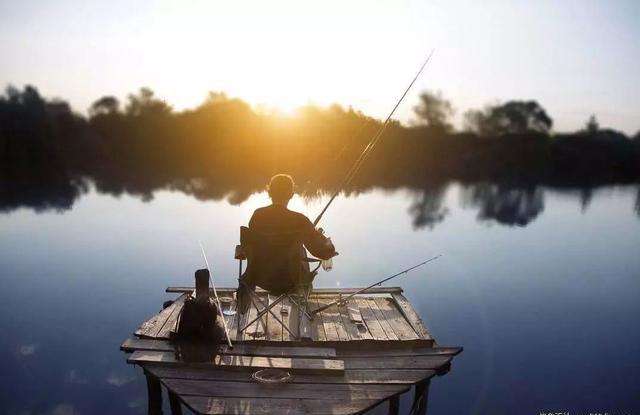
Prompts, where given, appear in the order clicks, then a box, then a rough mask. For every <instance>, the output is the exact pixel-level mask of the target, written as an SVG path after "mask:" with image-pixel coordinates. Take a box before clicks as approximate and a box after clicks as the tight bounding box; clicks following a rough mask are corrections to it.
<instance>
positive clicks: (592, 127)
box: [584, 114, 600, 134]
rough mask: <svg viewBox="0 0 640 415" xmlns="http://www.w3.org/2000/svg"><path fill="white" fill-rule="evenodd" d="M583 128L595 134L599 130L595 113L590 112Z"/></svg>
mask: <svg viewBox="0 0 640 415" xmlns="http://www.w3.org/2000/svg"><path fill="white" fill-rule="evenodd" d="M584 129H585V131H586V132H587V133H589V134H595V133H597V132H598V131H599V130H600V124H599V123H598V120H597V119H596V116H595V114H591V116H590V117H589V120H588V121H587V124H586V125H585V128H584Z"/></svg>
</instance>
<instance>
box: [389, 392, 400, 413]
mask: <svg viewBox="0 0 640 415" xmlns="http://www.w3.org/2000/svg"><path fill="white" fill-rule="evenodd" d="M399 413H400V395H396V396H393V397H391V398H389V415H398V414H399Z"/></svg>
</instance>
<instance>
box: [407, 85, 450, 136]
mask: <svg viewBox="0 0 640 415" xmlns="http://www.w3.org/2000/svg"><path fill="white" fill-rule="evenodd" d="M413 112H414V113H415V114H416V116H417V117H418V124H420V125H425V126H428V127H432V128H437V129H440V130H443V131H446V132H449V131H451V130H452V129H453V126H452V125H451V122H450V118H451V116H452V115H453V114H454V113H455V110H454V109H453V106H452V105H451V102H450V101H449V100H447V99H445V98H444V97H443V96H442V93H441V92H440V91H437V92H435V93H434V92H429V91H425V92H423V93H422V94H420V103H419V104H418V105H416V106H415V107H413Z"/></svg>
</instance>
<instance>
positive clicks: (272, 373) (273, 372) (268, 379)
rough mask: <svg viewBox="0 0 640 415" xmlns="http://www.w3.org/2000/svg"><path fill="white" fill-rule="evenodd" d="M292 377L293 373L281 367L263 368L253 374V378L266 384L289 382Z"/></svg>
mask: <svg viewBox="0 0 640 415" xmlns="http://www.w3.org/2000/svg"><path fill="white" fill-rule="evenodd" d="M291 378H292V376H291V373H289V372H287V371H285V370H281V369H262V370H258V371H257V372H254V373H253V374H252V375H251V379H253V380H255V381H256V382H258V383H262V384H265V385H277V384H280V383H287V382H289V381H290V380H291Z"/></svg>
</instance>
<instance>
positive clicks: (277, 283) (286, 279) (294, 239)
mask: <svg viewBox="0 0 640 415" xmlns="http://www.w3.org/2000/svg"><path fill="white" fill-rule="evenodd" d="M240 246H241V248H242V252H243V253H244V255H245V256H246V259H247V269H246V271H245V273H244V274H243V276H242V278H243V279H244V281H245V282H247V283H248V284H250V285H256V286H259V287H261V288H263V289H265V290H267V291H269V292H271V293H273V294H276V295H278V294H284V293H288V292H291V291H292V290H293V289H295V288H296V287H298V286H299V285H300V284H305V283H310V279H312V278H313V276H310V275H309V272H308V271H305V266H306V269H307V270H308V263H306V262H305V261H304V259H305V257H306V254H305V251H304V248H303V246H302V239H301V235H300V233H299V232H287V233H259V232H255V231H252V230H251V229H249V228H247V227H246V226H242V227H241V228H240Z"/></svg>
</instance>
